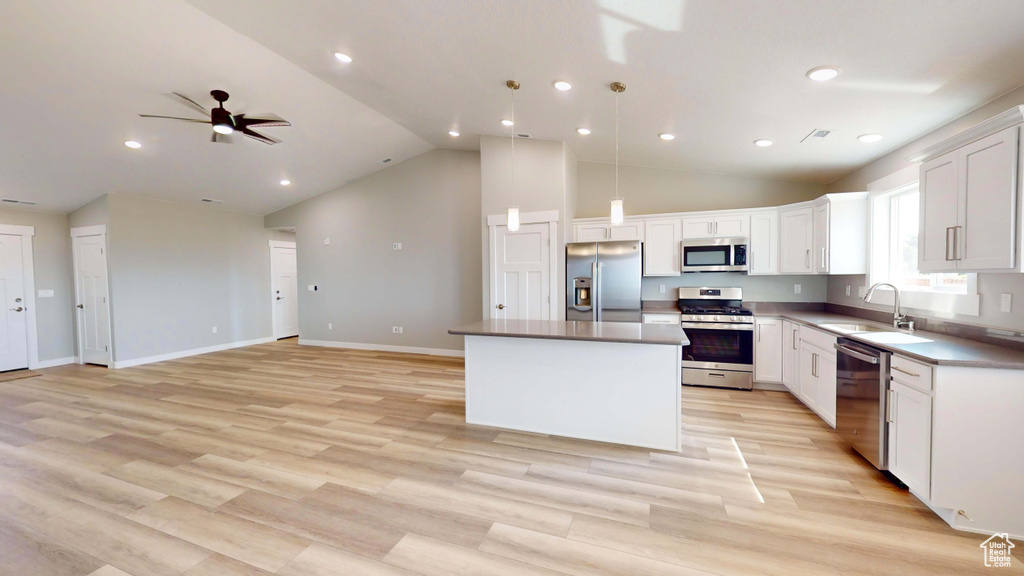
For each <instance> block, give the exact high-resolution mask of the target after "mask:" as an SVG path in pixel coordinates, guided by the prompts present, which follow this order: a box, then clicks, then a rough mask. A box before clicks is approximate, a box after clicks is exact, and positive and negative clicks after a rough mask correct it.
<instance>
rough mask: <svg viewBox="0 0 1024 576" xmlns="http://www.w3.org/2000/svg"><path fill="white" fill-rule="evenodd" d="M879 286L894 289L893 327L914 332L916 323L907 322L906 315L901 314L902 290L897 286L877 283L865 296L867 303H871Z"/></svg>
mask: <svg viewBox="0 0 1024 576" xmlns="http://www.w3.org/2000/svg"><path fill="white" fill-rule="evenodd" d="M879 286H888V287H890V288H892V291H893V292H894V293H895V294H896V299H895V301H894V302H893V306H892V326H893V328H896V329H904V328H905V329H907V330H908V331H910V332H913V331H914V321H913V320H907V315H906V314H901V313H900V289H899V288H897V287H896V285H895V284H890V283H888V282H875V283H874V284H873V285H872V286H871V288H868V293H867V294H865V295H864V301H865V302H871V296H873V295H874V294H875V289H876V288H878V287H879Z"/></svg>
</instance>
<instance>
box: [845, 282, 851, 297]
mask: <svg viewBox="0 0 1024 576" xmlns="http://www.w3.org/2000/svg"><path fill="white" fill-rule="evenodd" d="M846 295H847V296H849V295H850V285H849V284H847V285H846Z"/></svg>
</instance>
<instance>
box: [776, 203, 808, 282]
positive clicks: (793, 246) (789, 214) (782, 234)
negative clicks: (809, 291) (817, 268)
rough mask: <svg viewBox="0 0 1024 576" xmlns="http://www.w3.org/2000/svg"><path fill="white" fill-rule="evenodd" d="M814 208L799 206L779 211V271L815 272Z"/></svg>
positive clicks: (792, 272)
mask: <svg viewBox="0 0 1024 576" xmlns="http://www.w3.org/2000/svg"><path fill="white" fill-rule="evenodd" d="M813 218H814V210H813V209H812V208H799V209H797V210H784V211H782V212H779V238H780V242H779V272H781V273H782V274H813V273H814V263H813V262H812V261H811V251H812V250H813V249H814V225H813Z"/></svg>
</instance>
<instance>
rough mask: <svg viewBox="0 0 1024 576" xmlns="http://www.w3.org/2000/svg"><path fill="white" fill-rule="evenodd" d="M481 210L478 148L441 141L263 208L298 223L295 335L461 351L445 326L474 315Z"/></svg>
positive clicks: (280, 220)
mask: <svg viewBox="0 0 1024 576" xmlns="http://www.w3.org/2000/svg"><path fill="white" fill-rule="evenodd" d="M480 213H481V212H480V154H479V153H477V152H473V151H459V150H441V149H437V150H431V151H430V152H426V153H424V154H421V155H419V156H417V157H415V158H412V159H410V160H406V161H405V162H402V163H401V164H397V165H394V166H391V167H389V168H387V169H386V170H383V171H381V172H378V173H376V174H373V175H371V176H368V177H366V178H363V179H361V180H358V181H356V182H352V183H350V184H347V185H346V186H343V187H341V188H339V189H337V190H334V191H331V192H327V193H325V194H322V195H320V196H317V197H315V198H312V199H310V200H306V201H305V202H301V203H299V204H296V205H294V206H290V207H288V208H286V209H284V210H281V211H280V212H275V213H273V214H270V215H268V216H267V217H266V221H265V223H266V226H267V227H279V226H292V225H294V226H295V227H296V243H297V247H298V268H299V334H300V337H301V338H302V339H308V340H326V341H333V342H354V343H364V344H377V345H390V346H408V347H417V348H433V349H445V350H461V349H462V338H461V337H458V336H451V335H449V334H448V333H447V331H448V329H449V328H453V327H455V326H458V325H460V324H465V323H468V322H472V321H475V320H479V319H480V308H481V302H480V294H481V292H480V278H481V266H480V252H479V241H480V236H479V234H480V227H479V226H480V225H479V221H480V220H479V218H480ZM324 238H330V239H331V244H330V246H325V245H324ZM394 242H401V243H402V247H403V249H402V250H401V251H394V250H392V243H394ZM309 284H316V285H317V286H318V290H317V291H316V292H308V291H307V290H306V286H307V285H309ZM328 323H333V325H334V329H333V330H328V327H327V324H328ZM392 326H403V327H404V329H405V333H404V334H392V333H391V327H392Z"/></svg>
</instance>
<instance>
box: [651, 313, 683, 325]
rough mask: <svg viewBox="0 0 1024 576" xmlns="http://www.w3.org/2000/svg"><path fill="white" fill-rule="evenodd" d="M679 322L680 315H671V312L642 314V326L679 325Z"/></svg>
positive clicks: (680, 319)
mask: <svg viewBox="0 0 1024 576" xmlns="http://www.w3.org/2000/svg"><path fill="white" fill-rule="evenodd" d="M681 321H682V315H680V314H672V313H671V312H664V313H662V312H655V313H648V312H644V324H679V323H680V322H681Z"/></svg>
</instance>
